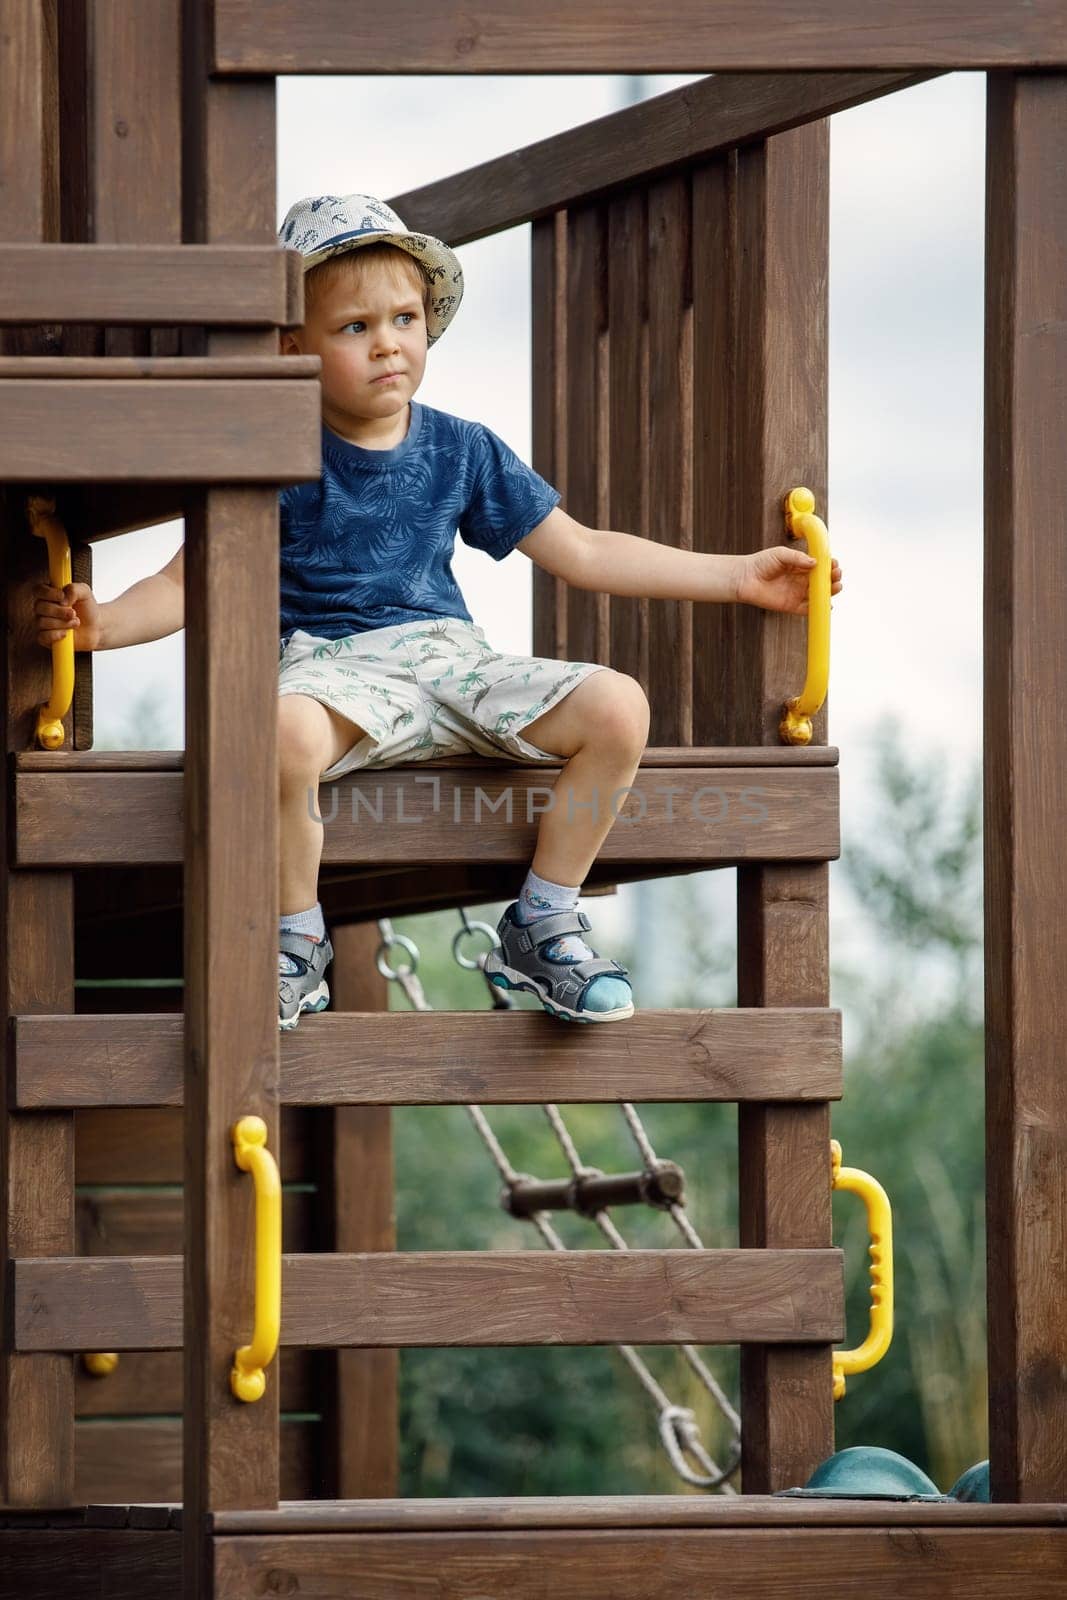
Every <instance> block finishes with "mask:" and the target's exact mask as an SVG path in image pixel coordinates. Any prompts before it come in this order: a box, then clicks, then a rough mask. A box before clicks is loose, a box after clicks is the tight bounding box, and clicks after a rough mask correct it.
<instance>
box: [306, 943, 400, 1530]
mask: <svg viewBox="0 0 1067 1600" xmlns="http://www.w3.org/2000/svg"><path fill="white" fill-rule="evenodd" d="M380 937H381V936H380V934H379V932H378V925H377V922H360V923H352V924H350V925H349V926H347V927H340V928H335V929H334V930H333V932H332V934H331V939H332V943H333V948H334V956H333V964H332V966H331V969H330V998H331V1004H332V1005H333V1006H335V1007H337V1008H338V1013H339V1014H343V1013H344V1012H346V1011H347V1012H350V1013H351V1012H356V1013H362V1015H363V1019H364V1022H365V1023H366V1021H367V1020H368V1018H371V1019H373V1021H374V1024H375V1025H376V1026H378V1027H381V1026H382V1024H383V1023H385V1024H387V1019H388V1014H389V993H388V989H389V985H388V983H387V981H386V979H385V978H383V977H382V975H381V973H380V972H379V971H378V969H377V967H376V965H375V961H374V957H375V953H376V951H377V949H378V944H379V940H380ZM297 1032H299V1029H297ZM293 1037H294V1038H295V1035H294V1036H293ZM287 1042H288V1041H286V1040H284V1039H283V1040H282V1041H281V1043H282V1071H283V1073H284V1061H285V1049H284V1046H285V1044H286V1043H287ZM349 1076H350V1077H353V1076H358V1069H356V1070H355V1071H353V1069H352V1067H351V1065H350V1067H349ZM281 1098H283V1099H284V1093H283V1094H282V1096H281ZM343 1099H344V1096H343V1095H342V1096H334V1097H332V1109H329V1110H323V1111H320V1112H319V1113H318V1120H319V1149H320V1152H321V1156H320V1164H319V1179H318V1181H319V1183H320V1196H319V1200H320V1204H319V1206H318V1211H319V1215H320V1223H321V1229H322V1239H321V1244H320V1246H319V1248H328V1249H331V1250H335V1251H338V1252H339V1253H341V1254H342V1255H345V1254H350V1253H352V1252H362V1251H369V1250H395V1249H396V1244H397V1239H396V1185H395V1181H394V1180H395V1174H394V1168H393V1129H392V1113H391V1111H390V1109H389V1107H388V1106H346V1105H344V1104H343V1103H342V1102H343ZM324 1362H325V1364H326V1374H325V1379H326V1381H325V1386H324V1390H323V1394H322V1398H321V1401H320V1405H321V1409H322V1413H323V1426H322V1454H323V1457H324V1461H323V1476H324V1478H325V1480H326V1482H327V1483H328V1484H329V1486H330V1487H329V1489H328V1490H327V1492H328V1493H330V1494H333V1495H344V1496H360V1497H367V1498H369V1497H372V1496H373V1497H379V1496H382V1495H395V1494H396V1492H397V1485H398V1479H399V1471H400V1461H399V1452H400V1432H399V1393H398V1385H399V1376H400V1360H399V1356H398V1354H397V1352H396V1351H395V1350H335V1351H330V1352H328V1353H327V1354H326V1355H325V1357H324Z"/></svg>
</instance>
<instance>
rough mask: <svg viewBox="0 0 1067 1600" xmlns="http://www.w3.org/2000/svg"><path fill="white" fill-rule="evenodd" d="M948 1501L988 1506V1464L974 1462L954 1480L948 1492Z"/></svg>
mask: <svg viewBox="0 0 1067 1600" xmlns="http://www.w3.org/2000/svg"><path fill="white" fill-rule="evenodd" d="M948 1493H949V1499H950V1500H975V1501H980V1502H981V1503H982V1504H983V1505H988V1504H989V1462H988V1461H976V1462H975V1464H974V1466H973V1467H968V1468H967V1471H966V1472H965V1473H963V1474H962V1476H960V1477H959V1478H957V1479H956V1481H955V1483H954V1484H953V1485H952V1488H951V1489H950V1490H949V1492H948Z"/></svg>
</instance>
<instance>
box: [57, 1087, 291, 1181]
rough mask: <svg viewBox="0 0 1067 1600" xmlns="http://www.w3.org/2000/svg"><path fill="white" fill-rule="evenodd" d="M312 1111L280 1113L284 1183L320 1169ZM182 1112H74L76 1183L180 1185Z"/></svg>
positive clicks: (168, 1109)
mask: <svg viewBox="0 0 1067 1600" xmlns="http://www.w3.org/2000/svg"><path fill="white" fill-rule="evenodd" d="M314 1118H315V1113H314V1112H309V1111H302V1110H300V1109H299V1108H298V1107H296V1106H287V1107H286V1108H285V1109H284V1110H283V1111H282V1116H281V1153H280V1160H279V1164H280V1166H281V1173H282V1182H283V1183H313V1182H314V1181H315V1179H316V1177H317V1175H318V1172H319V1170H320V1159H321V1158H320V1154H319V1151H318V1149H317V1144H316V1127H315V1122H314ZM184 1160H185V1148H184V1141H183V1137H182V1115H181V1111H180V1109H179V1108H177V1107H174V1106H153V1107H150V1108H142V1107H138V1108H137V1109H135V1110H132V1111H125V1110H124V1111H115V1110H111V1109H107V1110H88V1111H79V1112H77V1114H76V1115H75V1118H74V1177H75V1181H76V1182H77V1183H78V1184H79V1185H86V1184H116V1183H134V1184H148V1183H181V1181H182V1177H183V1173H184Z"/></svg>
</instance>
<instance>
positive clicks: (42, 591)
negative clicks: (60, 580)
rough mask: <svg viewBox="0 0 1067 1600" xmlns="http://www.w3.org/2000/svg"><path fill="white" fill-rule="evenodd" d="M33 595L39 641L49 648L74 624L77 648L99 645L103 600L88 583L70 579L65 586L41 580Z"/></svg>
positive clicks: (82, 648) (98, 646) (36, 585)
mask: <svg viewBox="0 0 1067 1600" xmlns="http://www.w3.org/2000/svg"><path fill="white" fill-rule="evenodd" d="M33 597H34V598H33V610H34V615H35V616H36V618H37V643H38V644H41V645H44V646H45V648H46V649H50V648H51V646H52V645H54V644H58V643H59V641H60V639H62V638H64V637H65V635H66V634H68V633H69V632H70V630H71V628H73V629H74V648H75V650H98V649H99V648H100V604H99V601H98V600H97V598H96V596H95V595H94V594H93V591H92V590H91V589H90V587H89V585H88V584H87V583H68V584H67V586H66V588H65V589H56V588H53V586H52V585H51V584H50V583H38V584H35V585H34V588H33Z"/></svg>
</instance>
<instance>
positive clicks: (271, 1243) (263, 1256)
mask: <svg viewBox="0 0 1067 1600" xmlns="http://www.w3.org/2000/svg"><path fill="white" fill-rule="evenodd" d="M231 1138H232V1139H233V1155H234V1160H235V1161H236V1162H237V1165H238V1166H239V1167H240V1169H241V1171H242V1172H251V1174H252V1181H253V1183H254V1184H255V1187H256V1312H255V1329H254V1331H253V1333H252V1343H251V1344H245V1345H242V1346H241V1347H240V1349H239V1350H237V1351H236V1352H235V1353H234V1358H233V1367H232V1369H231V1372H230V1388H231V1389H232V1390H233V1393H234V1396H235V1398H236V1399H238V1400H262V1398H263V1395H264V1393H265V1392H266V1388H267V1374H266V1370H265V1369H266V1368H267V1367H269V1366H270V1363H271V1362H272V1361H273V1360H274V1356H275V1352H276V1351H277V1349H278V1338H279V1335H280V1333H281V1321H282V1185H281V1179H280V1178H279V1176H278V1164H277V1162H276V1161H275V1159H274V1157H273V1156H272V1155H271V1153H270V1151H269V1150H268V1149H267V1124H266V1123H265V1122H264V1121H263V1119H262V1117H242V1118H241V1120H240V1122H236V1123H234V1126H233V1128H232V1130H231Z"/></svg>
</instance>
